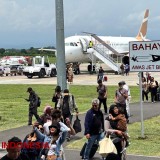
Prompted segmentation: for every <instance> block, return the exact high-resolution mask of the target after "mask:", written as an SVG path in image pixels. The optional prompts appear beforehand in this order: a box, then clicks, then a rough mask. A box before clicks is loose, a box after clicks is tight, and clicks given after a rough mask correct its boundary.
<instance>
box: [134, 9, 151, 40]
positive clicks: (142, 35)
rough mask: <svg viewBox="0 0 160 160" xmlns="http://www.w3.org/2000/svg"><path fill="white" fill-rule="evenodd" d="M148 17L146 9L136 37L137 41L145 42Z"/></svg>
mask: <svg viewBox="0 0 160 160" xmlns="http://www.w3.org/2000/svg"><path fill="white" fill-rule="evenodd" d="M148 15H149V9H146V11H145V14H144V18H143V21H142V24H141V27H140V30H139V32H138V35H137V36H136V39H137V40H138V41H144V40H145V37H146V33H147V24H148Z"/></svg>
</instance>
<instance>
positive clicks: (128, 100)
mask: <svg viewBox="0 0 160 160" xmlns="http://www.w3.org/2000/svg"><path fill="white" fill-rule="evenodd" d="M122 84H123V88H124V89H126V90H127V92H128V97H127V99H126V110H127V114H128V117H130V116H131V113H130V107H129V103H130V101H131V92H130V88H129V86H128V85H127V84H126V82H125V81H122Z"/></svg>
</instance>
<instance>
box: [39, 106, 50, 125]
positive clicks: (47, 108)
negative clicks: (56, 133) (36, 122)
mask: <svg viewBox="0 0 160 160" xmlns="http://www.w3.org/2000/svg"><path fill="white" fill-rule="evenodd" d="M52 110H53V108H52V107H51V106H48V105H47V106H45V108H44V110H43V114H42V115H41V116H40V119H41V124H42V125H43V124H44V123H46V122H47V120H48V119H50V120H51V119H52V116H51V112H52Z"/></svg>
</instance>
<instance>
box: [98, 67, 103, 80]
mask: <svg viewBox="0 0 160 160" xmlns="http://www.w3.org/2000/svg"><path fill="white" fill-rule="evenodd" d="M103 76H104V70H103V68H102V67H100V68H99V71H98V76H97V82H98V80H102V81H103Z"/></svg>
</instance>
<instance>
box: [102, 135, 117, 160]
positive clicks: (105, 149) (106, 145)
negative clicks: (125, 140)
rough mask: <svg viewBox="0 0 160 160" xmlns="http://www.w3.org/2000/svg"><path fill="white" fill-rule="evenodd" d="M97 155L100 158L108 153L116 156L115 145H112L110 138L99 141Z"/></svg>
mask: <svg viewBox="0 0 160 160" xmlns="http://www.w3.org/2000/svg"><path fill="white" fill-rule="evenodd" d="M99 146H100V148H99V154H100V155H101V156H102V157H106V156H107V155H108V154H109V153H115V154H117V149H116V147H115V145H114V144H113V142H112V140H111V138H110V136H109V138H107V137H105V138H103V139H102V140H101V141H99Z"/></svg>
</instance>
